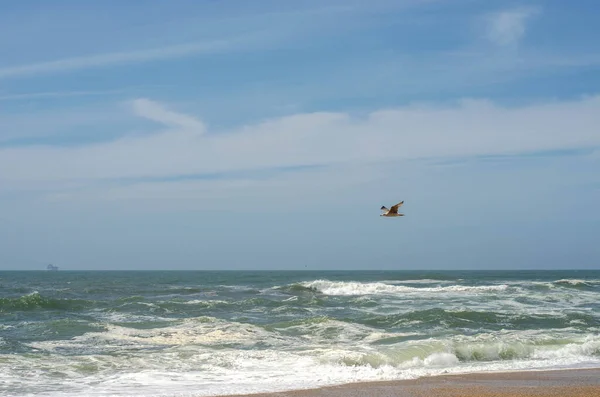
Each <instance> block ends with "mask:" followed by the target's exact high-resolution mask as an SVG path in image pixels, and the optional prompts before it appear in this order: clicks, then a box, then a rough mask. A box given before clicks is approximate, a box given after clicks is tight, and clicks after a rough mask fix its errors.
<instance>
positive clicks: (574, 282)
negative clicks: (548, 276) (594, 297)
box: [553, 278, 600, 289]
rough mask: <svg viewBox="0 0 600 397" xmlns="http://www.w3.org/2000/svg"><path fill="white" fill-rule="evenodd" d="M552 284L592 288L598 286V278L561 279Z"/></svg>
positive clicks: (599, 283)
mask: <svg viewBox="0 0 600 397" xmlns="http://www.w3.org/2000/svg"><path fill="white" fill-rule="evenodd" d="M553 284H555V285H559V286H561V287H567V288H576V289H579V288H593V287H598V286H600V280H579V279H570V278H568V279H562V280H556V281H555V282H554V283H553Z"/></svg>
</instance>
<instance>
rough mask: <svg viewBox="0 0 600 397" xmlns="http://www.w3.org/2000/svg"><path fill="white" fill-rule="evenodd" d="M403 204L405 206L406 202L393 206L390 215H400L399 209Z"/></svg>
mask: <svg viewBox="0 0 600 397" xmlns="http://www.w3.org/2000/svg"><path fill="white" fill-rule="evenodd" d="M402 204H404V200H402V201H401V202H399V203H398V204H396V205H393V206H392V208H390V213H392V214H397V213H398V208H399V207H400V206H401V205H402Z"/></svg>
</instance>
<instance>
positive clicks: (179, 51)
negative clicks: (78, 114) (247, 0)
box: [0, 38, 243, 79]
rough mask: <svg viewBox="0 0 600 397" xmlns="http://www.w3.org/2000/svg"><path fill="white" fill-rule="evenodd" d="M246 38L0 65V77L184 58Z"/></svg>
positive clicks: (221, 47) (210, 51)
mask: <svg viewBox="0 0 600 397" xmlns="http://www.w3.org/2000/svg"><path fill="white" fill-rule="evenodd" d="M242 40H243V39H239V38H238V39H224V40H213V41H206V42H199V43H191V44H180V45H174V46H170V47H162V48H153V49H148V50H137V51H129V52H113V53H105V54H96V55H89V56H81V57H73V58H65V59H59V60H56V61H49V62H40V63H33V64H29V65H20V66H13V67H5V68H0V79H6V78H11V77H21V76H28V75H38V74H44V73H57V72H69V71H74V70H81V69H89V68H96V67H103V66H112V65H118V64H127V63H141V62H148V61H154V60H161V59H171V58H180V57H185V56H190V55H194V54H202V53H213V52H218V51H222V50H225V49H228V48H230V47H231V46H233V45H237V44H239V43H240V42H242Z"/></svg>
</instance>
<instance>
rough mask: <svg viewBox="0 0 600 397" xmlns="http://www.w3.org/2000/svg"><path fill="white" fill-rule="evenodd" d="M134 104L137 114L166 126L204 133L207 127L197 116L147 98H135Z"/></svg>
mask: <svg viewBox="0 0 600 397" xmlns="http://www.w3.org/2000/svg"><path fill="white" fill-rule="evenodd" d="M132 106H133V111H134V113H135V114H136V115H137V116H140V117H144V118H147V119H149V120H152V121H156V122H158V123H161V124H164V125H166V126H170V127H179V128H182V129H185V130H188V131H192V132H194V133H196V134H202V133H204V131H205V129H206V127H205V126H204V123H202V122H201V121H200V120H198V119H196V118H195V117H191V116H188V115H185V114H182V113H177V112H173V111H170V110H168V109H166V108H165V107H164V106H162V105H161V104H159V103H157V102H154V101H151V100H149V99H146V98H139V99H136V100H134V101H133V102H132Z"/></svg>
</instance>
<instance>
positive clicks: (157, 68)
mask: <svg viewBox="0 0 600 397" xmlns="http://www.w3.org/2000/svg"><path fill="white" fill-rule="evenodd" d="M598 13H600V4H599V3H598V2H596V1H591V0H588V1H585V0H581V1H577V2H565V1H559V0H553V1H531V2H527V1H483V0H479V1H477V0H455V1H441V0H393V1H392V0H371V1H368V2H366V1H357V0H354V1H353V0H345V1H341V0H339V1H338V0H328V1H325V0H323V1H321V0H319V1H317V0H305V1H302V0H299V1H294V2H291V1H290V2H283V1H276V0H270V1H267V0H257V1H252V2H250V1H242V0H237V1H233V0H231V1H230V0H221V1H208V0H206V1H200V0H198V1H195V0H194V1H192V0H179V1H176V2H165V1H153V0H148V1H145V2H121V1H119V2H117V1H87V2H81V1H75V0H72V1H63V0H56V1H53V2H47V1H21V2H9V1H0V53H2V54H3V56H2V57H1V58H0V241H1V242H2V243H1V246H0V269H43V268H45V264H47V263H54V264H56V265H58V266H60V267H61V268H62V269H74V270H75V269H77V270H78V269H100V270H101V269H299V268H302V269H305V268H308V269H374V268H381V269H415V268H416V269H421V268H435V269H464V268H477V269H482V268H489V269H502V268H511V269H515V268H600V245H599V244H598V241H597V240H598V237H597V236H600V209H599V208H600V207H599V206H598V203H600V127H599V126H600V28H599V27H598V26H597V18H596V15H598ZM400 200H405V206H404V212H405V213H406V216H405V217H404V218H393V219H385V218H380V217H379V207H380V206H381V205H388V206H389V205H392V204H394V203H395V202H397V201H400Z"/></svg>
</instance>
